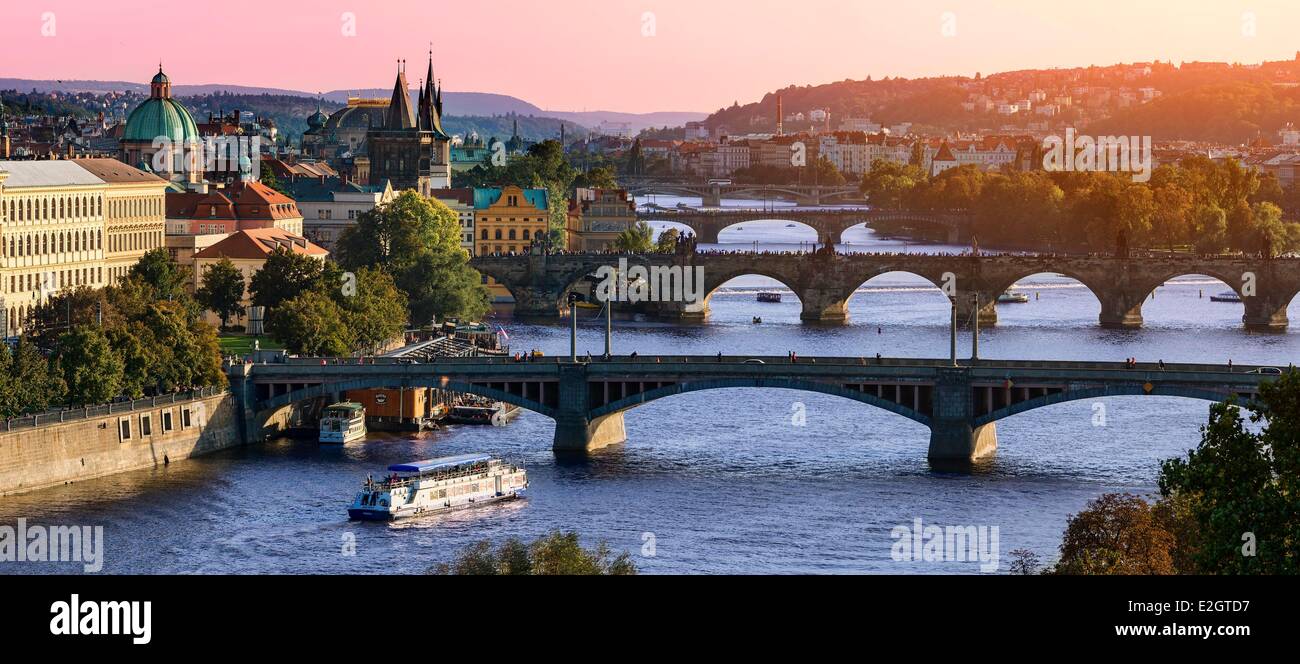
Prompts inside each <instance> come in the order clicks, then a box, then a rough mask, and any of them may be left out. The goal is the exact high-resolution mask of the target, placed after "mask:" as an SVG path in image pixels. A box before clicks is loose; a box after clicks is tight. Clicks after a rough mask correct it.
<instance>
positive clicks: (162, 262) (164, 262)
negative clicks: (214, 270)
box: [127, 247, 190, 300]
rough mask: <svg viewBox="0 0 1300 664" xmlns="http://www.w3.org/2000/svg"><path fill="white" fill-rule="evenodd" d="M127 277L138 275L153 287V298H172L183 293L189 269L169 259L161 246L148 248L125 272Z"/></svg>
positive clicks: (178, 296)
mask: <svg viewBox="0 0 1300 664" xmlns="http://www.w3.org/2000/svg"><path fill="white" fill-rule="evenodd" d="M127 275H128V277H139V278H140V280H141V281H142V282H143V283H144V284H145V285H147V286H149V287H150V288H152V289H153V294H154V299H158V300H174V299H177V298H180V297H182V296H183V295H184V294H185V284H186V282H188V281H189V278H190V271H189V270H188V269H187V268H183V267H181V266H180V265H178V264H177V263H176V262H175V261H173V260H172V259H171V256H169V255H168V254H167V250H166V249H163V248H161V247H159V248H157V249H150V250H149V251H147V252H145V254H144V256H141V257H140V260H139V261H138V262H136V264H135V265H133V266H131V269H130V271H128V272H127Z"/></svg>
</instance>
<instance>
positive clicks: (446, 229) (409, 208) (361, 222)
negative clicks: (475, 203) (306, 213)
mask: <svg viewBox="0 0 1300 664" xmlns="http://www.w3.org/2000/svg"><path fill="white" fill-rule="evenodd" d="M427 251H433V252H435V253H460V254H464V253H465V251H464V249H462V248H461V246H460V220H459V218H458V217H457V216H456V213H455V212H453V211H452V210H451V209H450V208H448V207H447V206H446V205H444V204H442V203H441V202H440V201H437V200H433V199H426V198H424V197H422V196H420V195H419V194H418V193H417V192H415V191H410V190H408V191H404V192H402V193H401V194H398V195H397V197H396V198H394V199H393V200H391V201H389V202H387V203H384V204H382V205H379V206H377V207H375V208H374V209H373V210H370V211H369V212H366V213H364V214H362V215H361V216H360V217H358V218H357V223H356V224H355V225H353V226H349V227H348V228H347V229H346V230H344V231H343V233H342V234H341V235H340V236H339V239H338V243H337V259H338V262H339V265H341V266H342V267H343V269H345V270H357V269H360V268H362V267H366V266H372V267H373V266H381V267H383V268H384V269H387V270H389V271H390V272H392V273H393V274H397V273H400V272H402V271H403V270H405V269H407V268H409V267H410V266H411V265H413V264H414V263H415V261H416V260H417V259H418V258H419V257H420V256H421V255H422V254H423V253H425V252H427Z"/></svg>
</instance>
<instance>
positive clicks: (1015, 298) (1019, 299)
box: [998, 290, 1029, 304]
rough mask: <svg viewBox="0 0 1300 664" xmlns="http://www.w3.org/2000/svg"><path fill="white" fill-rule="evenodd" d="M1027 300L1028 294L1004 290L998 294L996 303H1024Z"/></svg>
mask: <svg viewBox="0 0 1300 664" xmlns="http://www.w3.org/2000/svg"><path fill="white" fill-rule="evenodd" d="M1028 301H1029V296H1028V295H1025V294H1024V293H1021V292H1019V291H1012V290H1009V291H1006V292H1005V293H1003V294H1001V295H999V296H998V304H1013V303H1014V304H1024V303H1026V302H1028Z"/></svg>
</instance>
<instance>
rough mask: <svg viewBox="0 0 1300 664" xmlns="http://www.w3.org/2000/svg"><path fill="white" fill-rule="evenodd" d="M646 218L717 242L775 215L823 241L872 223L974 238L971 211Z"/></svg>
mask: <svg viewBox="0 0 1300 664" xmlns="http://www.w3.org/2000/svg"><path fill="white" fill-rule="evenodd" d="M637 217H638V218H639V219H642V220H644V221H671V222H675V223H679V224H682V225H684V226H687V227H689V228H690V229H691V231H692V232H693V233H695V235H696V236H697V237H698V238H699V240H700V242H703V243H706V244H717V243H718V234H719V233H721V232H722V231H723V230H724V229H726V228H730V227H731V226H735V225H737V224H743V223H746V222H750V221H758V220H766V219H772V220H777V221H791V222H796V223H800V224H803V225H805V226H808V227H810V228H812V229H813V230H815V231H817V242H818V244H821V245H833V244H839V243H841V242H842V241H843V234H844V231H846V230H848V229H850V228H853V227H854V226H857V225H859V224H867V225H868V226H872V225H875V226H880V225H886V224H888V225H890V226H893V227H903V228H916V227H918V226H919V227H922V228H926V229H931V230H934V231H938V233H932V234H933V235H936V236H941V237H942V239H943V240H944V241H946V242H948V243H949V244H965V243H969V242H970V238H971V228H972V225H973V224H972V222H971V219H972V217H971V215H969V214H966V213H961V212H957V213H947V212H933V213H927V212H893V211H885V210H873V209H869V208H860V209H852V208H844V209H833V208H823V209H800V208H776V209H773V210H741V209H735V210H731V209H728V210H650V211H641V212H638V213H637Z"/></svg>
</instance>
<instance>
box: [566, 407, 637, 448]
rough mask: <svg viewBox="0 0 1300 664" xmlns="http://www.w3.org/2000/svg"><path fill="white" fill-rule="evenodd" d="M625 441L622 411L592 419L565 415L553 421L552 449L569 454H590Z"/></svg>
mask: <svg viewBox="0 0 1300 664" xmlns="http://www.w3.org/2000/svg"><path fill="white" fill-rule="evenodd" d="M626 440H627V429H626V428H625V427H624V425H623V412H622V411H619V412H617V413H610V414H608V415H603V416H601V417H597V418H593V419H587V418H586V417H585V416H578V417H573V416H568V415H566V416H564V417H557V418H556V419H555V438H554V440H553V442H552V449H554V450H555V451H556V452H560V453H570V454H571V453H575V452H576V453H582V452H591V451H594V450H598V449H600V448H602V447H608V446H610V445H617V444H618V443H622V442H624V441H626Z"/></svg>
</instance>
